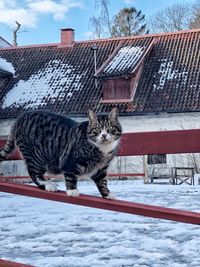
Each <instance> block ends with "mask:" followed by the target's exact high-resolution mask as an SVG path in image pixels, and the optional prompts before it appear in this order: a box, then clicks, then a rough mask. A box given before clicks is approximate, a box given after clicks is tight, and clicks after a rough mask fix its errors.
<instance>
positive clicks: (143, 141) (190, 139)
mask: <svg viewBox="0 0 200 267" xmlns="http://www.w3.org/2000/svg"><path fill="white" fill-rule="evenodd" d="M199 137H200V129H195V130H178V131H162V132H143V133H124V134H123V136H122V140H121V145H120V150H119V153H118V155H119V156H138V155H149V154H175V153H195V152H196V153H198V152H200V138H199ZM4 138H5V137H4ZM4 138H1V140H0V147H3V146H4V144H5V140H4ZM8 158H9V159H15V160H16V159H21V155H20V154H19V152H18V151H15V152H14V153H13V154H12V155H10V156H9V157H8Z"/></svg>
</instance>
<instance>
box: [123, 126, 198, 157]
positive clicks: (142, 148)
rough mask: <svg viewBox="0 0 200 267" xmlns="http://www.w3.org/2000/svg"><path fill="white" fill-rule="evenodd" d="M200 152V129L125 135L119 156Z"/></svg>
mask: <svg viewBox="0 0 200 267" xmlns="http://www.w3.org/2000/svg"><path fill="white" fill-rule="evenodd" d="M198 152H200V129H195V130H178V131H162V132H142V133H139V132H138V133H125V134H123V136H122V141H121V149H120V150H119V153H118V155H119V156H138V155H150V154H176V153H198Z"/></svg>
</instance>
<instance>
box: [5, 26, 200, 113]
mask: <svg viewBox="0 0 200 267" xmlns="http://www.w3.org/2000/svg"><path fill="white" fill-rule="evenodd" d="M155 38H156V42H154V44H153V46H152V47H151V49H150V50H149V52H148V53H147V54H146V56H145V58H144V57H143V56H144V53H145V51H146V50H147V49H148V48H149V46H150V45H151V44H152V42H153V41H154V40H155ZM94 44H95V45H96V46H97V47H98V50H97V51H96V52H97V70H99V77H98V75H97V78H96V79H97V81H96V82H95V77H94V74H95V64H94V51H93V50H91V47H92V46H93V45H94ZM199 51H200V30H192V31H184V32H176V33H167V34H166V33H165V34H157V35H143V36H141V35H140V36H133V37H121V38H114V39H100V40H92V41H91V40H90V41H83V42H75V43H74V45H73V46H70V47H66V46H60V44H48V45H36V46H35V45H34V46H33V45H32V46H24V47H10V48H2V49H0V58H1V59H4V60H6V61H7V62H10V63H11V64H12V65H13V68H14V69H15V75H14V77H13V78H12V79H11V80H10V81H9V82H8V83H7V85H6V86H5V83H4V86H3V87H2V88H0V117H1V118H5V117H15V116H17V115H18V114H19V113H21V112H23V111H24V110H30V109H45V110H51V111H54V112H58V113H61V114H73V115H79V114H85V113H86V112H87V111H88V109H94V110H95V111H97V112H107V111H109V110H110V109H111V108H112V107H113V106H117V107H118V109H119V111H120V112H121V114H122V113H124V114H128V113H131V114H134V113H135V114H136V113H152V112H153V113H154V112H183V111H197V110H200V85H199V79H200V53H199ZM142 58H143V60H144V66H143V70H142V74H141V78H140V80H139V83H138V86H137V89H136V93H135V96H134V99H133V100H132V102H129V103H127V102H126V103H125V102H121V103H112V104H109V103H107V104H106V103H100V99H101V95H102V82H103V79H104V78H105V77H106V76H112V75H122V74H127V73H128V74H130V73H131V72H132V71H133V69H134V66H136V64H137V63H138V61H139V60H141V59H142Z"/></svg>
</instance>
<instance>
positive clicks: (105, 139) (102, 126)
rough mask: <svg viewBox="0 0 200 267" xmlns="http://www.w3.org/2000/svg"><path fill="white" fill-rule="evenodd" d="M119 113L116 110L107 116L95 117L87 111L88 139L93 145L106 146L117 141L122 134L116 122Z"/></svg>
mask: <svg viewBox="0 0 200 267" xmlns="http://www.w3.org/2000/svg"><path fill="white" fill-rule="evenodd" d="M118 116H119V112H118V110H117V108H114V109H112V110H111V112H110V113H109V114H108V115H96V114H95V113H94V112H93V111H91V110H89V111H88V117H89V124H88V130H87V133H88V137H89V139H90V140H92V141H93V142H94V143H96V144H97V145H98V144H108V143H111V142H114V141H116V140H118V139H119V138H120V136H121V134H122V127H121V124H120V123H119V121H118Z"/></svg>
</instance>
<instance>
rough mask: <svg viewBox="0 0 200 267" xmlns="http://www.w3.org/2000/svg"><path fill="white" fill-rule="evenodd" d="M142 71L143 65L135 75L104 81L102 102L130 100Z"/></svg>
mask: <svg viewBox="0 0 200 267" xmlns="http://www.w3.org/2000/svg"><path fill="white" fill-rule="evenodd" d="M141 72H142V66H141V67H140V68H139V69H138V71H137V72H136V74H135V75H132V76H126V77H117V78H116V77H115V78H107V79H105V80H104V81H103V93H102V99H101V102H102V103H110V102H112V101H113V102H121V101H123V102H129V101H131V100H132V99H133V97H134V94H135V91H136V88H137V84H138V81H139V78H140V75H141Z"/></svg>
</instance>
